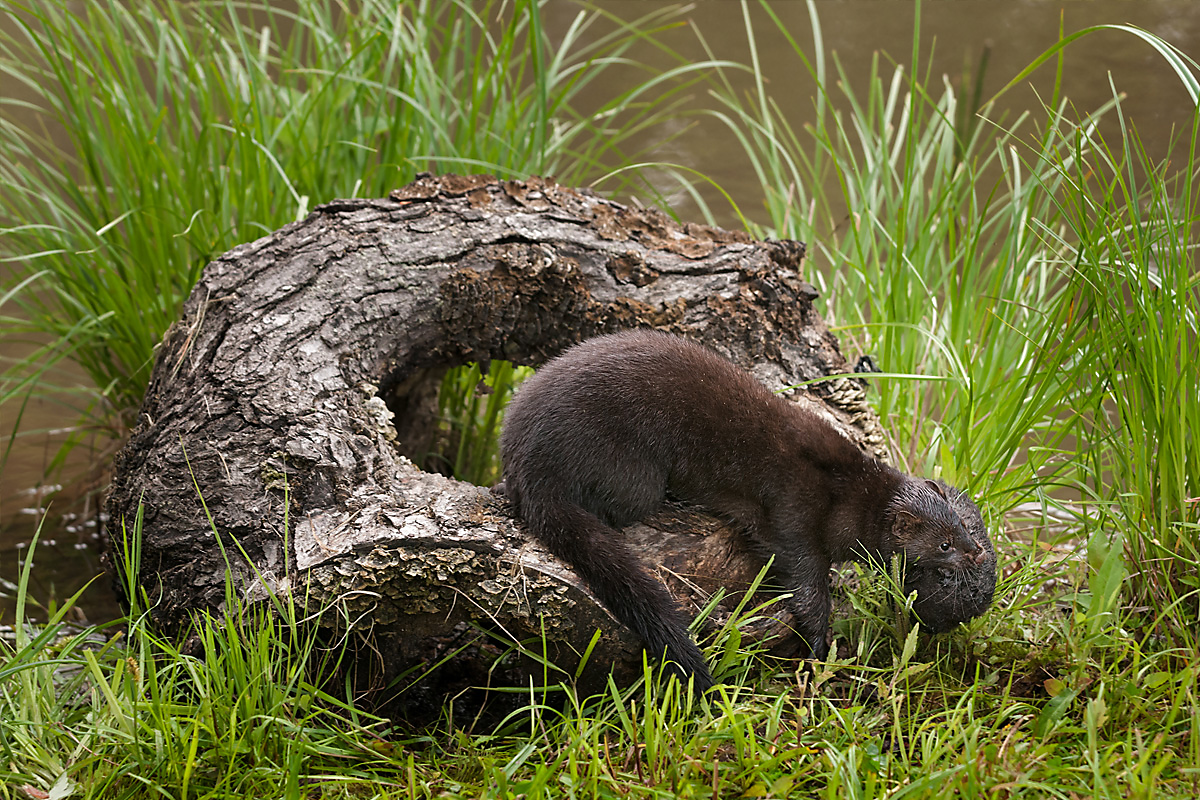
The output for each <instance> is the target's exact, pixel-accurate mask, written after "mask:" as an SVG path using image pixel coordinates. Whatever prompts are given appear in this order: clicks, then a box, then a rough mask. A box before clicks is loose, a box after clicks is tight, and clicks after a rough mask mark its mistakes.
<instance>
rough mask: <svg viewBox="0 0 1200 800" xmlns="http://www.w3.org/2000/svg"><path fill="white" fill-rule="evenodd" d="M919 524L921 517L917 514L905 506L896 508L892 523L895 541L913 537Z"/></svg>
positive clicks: (903, 540)
mask: <svg viewBox="0 0 1200 800" xmlns="http://www.w3.org/2000/svg"><path fill="white" fill-rule="evenodd" d="M920 525H921V518H920V517H919V516H917V515H916V514H914V513H913V512H912V511H910V510H908V509H907V508H898V509H896V516H895V519H894V521H893V523H892V535H893V536H895V537H896V541H899V542H907V541H909V540H910V539H912V538H913V536H914V535H915V534H916V532H917V528H919V527H920Z"/></svg>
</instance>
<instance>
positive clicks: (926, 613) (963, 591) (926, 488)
mask: <svg viewBox="0 0 1200 800" xmlns="http://www.w3.org/2000/svg"><path fill="white" fill-rule="evenodd" d="M892 510H893V524H892V531H891V533H892V535H893V538H894V541H893V547H894V549H895V552H898V553H903V554H904V559H905V580H904V588H905V591H908V592H911V591H913V590H916V592H917V598H916V601H915V603H914V604H913V610H914V611H915V612H916V613H917V616H918V617H920V620H921V624H922V626H923V627H925V628H926V629H927V630H929V631H932V632H934V633H940V632H942V631H948V630H950V629H951V628H953V627H954V626H955V625H957V624H958V623H960V622H965V621H967V620H969V619H971V618H972V617H977V616H979V615H980V614H982V613H983V612H984V611H985V610H987V607H988V605H990V604H991V602H992V595H993V593H994V591H995V588H996V553H995V550H994V549H993V548H992V543H991V540H989V539H988V535H987V530H986V529H985V528H984V525H983V517H982V516H981V515H980V513H979V508H978V507H977V506H976V505H975V504H974V503H973V502H971V499H970V498H969V497H967V496H966V494H964V493H963V492H960V491H959V490H958V489H955V488H954V487H952V486H947V485H946V484H945V483H942V482H941V481H936V482H935V481H921V480H916V479H912V480H910V481H908V482H906V483H905V485H904V486H903V487H902V488H901V490H900V492H899V493H898V494H897V496H896V499H895V500H894V501H893V509H892Z"/></svg>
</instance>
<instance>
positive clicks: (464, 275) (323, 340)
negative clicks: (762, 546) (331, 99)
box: [107, 175, 886, 696]
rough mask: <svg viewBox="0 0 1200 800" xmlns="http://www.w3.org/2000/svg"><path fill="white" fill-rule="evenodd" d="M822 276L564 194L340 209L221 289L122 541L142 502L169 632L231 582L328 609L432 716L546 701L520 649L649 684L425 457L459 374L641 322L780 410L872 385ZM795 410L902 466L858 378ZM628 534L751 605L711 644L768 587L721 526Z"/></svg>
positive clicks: (767, 622)
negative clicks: (483, 688)
mask: <svg viewBox="0 0 1200 800" xmlns="http://www.w3.org/2000/svg"><path fill="white" fill-rule="evenodd" d="M803 254H804V245H803V244H801V243H799V242H794V241H765V242H760V241H751V240H750V239H749V238H748V237H747V236H746V235H745V234H742V233H739V232H734V231H726V230H720V229H716V228H712V227H708V226H705V225H695V224H679V223H676V222H674V221H673V220H671V219H670V218H669V217H667V216H665V215H664V214H662V213H659V212H657V211H652V210H647V209H643V208H631V207H628V206H623V205H620V204H618V203H615V202H612V201H609V200H606V199H603V198H601V197H598V196H596V195H595V194H592V193H590V192H587V191H579V190H575V189H570V188H566V187H563V186H559V185H556V184H555V183H554V182H552V181H550V180H546V179H539V178H533V179H530V180H528V181H499V180H496V179H494V178H491V177H487V176H471V177H460V176H443V177H432V176H427V175H426V176H421V177H420V178H419V179H418V180H417V181H416V182H414V183H412V184H410V185H408V186H406V187H404V188H402V189H399V190H397V191H395V192H393V193H392V194H391V195H390V196H389V197H387V198H384V199H374V200H342V201H336V202H332V203H329V204H327V205H324V206H321V207H319V208H317V209H316V210H315V211H314V212H313V213H312V214H310V215H309V216H308V218H307V219H305V220H303V221H301V222H296V223H293V224H290V225H287V226H285V227H284V228H282V229H280V230H278V231H276V232H275V233H272V234H270V235H269V236H265V237H263V238H262V239H259V240H258V241H255V242H251V243H249V244H244V245H241V246H239V247H236V248H234V249H233V250H231V251H229V252H228V253H226V254H225V255H223V256H221V257H220V258H218V259H217V260H215V261H213V262H212V263H211V264H209V265H208V266H207V268H206V269H205V270H204V272H203V275H202V276H201V278H200V281H199V282H198V283H197V285H196V287H195V288H194V290H193V291H192V293H191V295H190V297H189V298H188V300H187V302H186V304H185V306H184V311H183V317H182V319H181V320H180V321H179V322H178V323H177V324H176V325H174V326H173V327H172V328H171V329H170V330H169V331H168V332H167V334H166V336H165V337H164V340H163V342H162V345H161V348H160V350H159V352H158V356H157V362H156V365H155V368H154V372H153V377H152V379H151V382H150V386H149V389H148V391H147V394H146V398H145V401H144V404H143V406H142V409H141V413H140V414H139V417H138V422H137V426H136V429H135V431H134V432H133V434H132V436H131V438H130V439H129V442H128V444H127V445H126V446H125V447H124V449H123V450H122V451H121V452H120V454H119V456H118V457H117V461H116V469H115V477H114V480H113V485H112V490H111V493H110V495H109V498H108V501H107V511H108V514H109V520H110V523H109V524H110V527H111V529H112V530H113V531H121V530H122V525H123V524H124V528H125V530H126V531H128V530H129V529H130V528H131V527H132V521H133V519H134V517H135V514H136V512H137V509H138V506H139V504H141V505H142V506H143V508H144V520H143V526H142V529H141V530H142V541H141V562H140V576H141V582H142V586H143V588H144V589H145V590H146V591H147V592H148V594H149V596H150V597H151V598H153V599H154V602H155V606H154V610H153V613H154V614H155V616H156V618H157V620H158V621H159V623H160V624H162V625H164V626H166V627H167V628H178V627H179V626H181V625H182V624H184V623H185V622H186V621H187V620H188V619H189V615H190V614H191V613H192V612H194V611H195V610H197V609H214V608H218V607H220V606H221V605H222V603H224V602H225V599H226V580H227V575H229V576H230V577H231V578H232V581H233V585H234V586H235V587H236V590H237V591H238V592H239V593H240V595H241V597H242V599H244V600H246V601H258V600H263V599H264V598H266V597H268V595H274V596H276V597H277V598H280V599H282V600H284V601H285V602H293V603H296V604H299V605H303V607H304V609H305V611H306V613H315V611H320V612H321V613H322V614H323V615H324V616H323V619H324V620H326V621H327V622H328V624H330V625H331V626H334V627H340V628H341V629H343V630H350V631H353V632H354V633H355V635H356V636H359V637H361V638H362V639H363V640H364V641H369V643H370V647H371V648H372V649H373V650H374V651H375V652H377V653H378V654H379V655H380V656H381V657H380V658H379V664H380V665H382V671H381V674H380V675H379V676H378V677H380V678H383V679H390V678H392V677H394V676H396V675H401V674H407V675H409V676H410V677H419V676H422V675H424V676H425V677H424V681H425V684H424V685H425V688H424V689H420V690H414V691H423V692H425V693H427V694H429V695H430V696H433V695H439V696H441V695H444V693H445V692H448V691H454V690H455V689H456V687H465V686H480V685H489V684H490V685H499V684H507V685H518V686H528V685H529V681H530V675H529V671H530V669H531V664H535V663H536V659H534V660H533V661H531V660H530V658H528V657H527V655H526V656H522V655H519V654H518V655H516V656H512V655H507V656H506V655H505V654H506V653H509V652H510V647H511V644H512V643H514V642H520V643H524V647H525V648H526V649H527V653H534V654H535V655H537V656H541V655H545V656H546V657H547V658H548V660H549V661H550V662H552V663H553V664H555V665H557V666H558V667H559V668H561V669H562V670H563V672H561V673H555V672H553V671H551V672H550V673H549V678H550V679H551V680H554V679H555V678H556V676H557V677H560V678H563V677H565V678H567V679H571V678H572V677H574V676H575V675H576V666H577V665H578V664H579V661H580V655H581V654H583V653H585V652H587V653H588V658H587V660H586V664H585V667H584V669H583V670H582V671H581V672H580V674H579V676H578V680H579V681H580V682H581V683H582V684H584V685H586V686H596V685H599V683H600V682H602V681H603V680H605V679H606V678H607V676H608V674H609V673H610V672H612V673H615V675H616V677H617V680H618V681H619V682H620V681H627V680H630V679H631V678H632V677H633V676H636V675H640V674H641V668H642V653H641V650H640V642H639V641H638V640H637V639H636V638H635V637H634V636H633V634H632V633H630V632H628V631H627V630H625V629H623V628H621V627H620V626H619V625H618V624H617V623H616V622H615V621H614V620H613V619H612V618H611V617H610V616H609V614H608V612H607V611H606V610H605V609H604V608H603V607H601V606H599V605H598V604H597V602H596V601H595V599H594V598H593V597H592V596H591V594H590V593H589V592H588V590H587V588H586V587H585V586H584V585H583V584H582V583H581V582H580V580H579V579H578V578H577V577H576V576H575V575H574V574H573V573H572V572H571V570H570V569H569V567H567V566H566V565H565V564H563V563H562V562H560V561H558V560H556V559H555V558H554V557H552V556H551V555H549V554H548V553H547V552H546V551H545V550H543V549H542V548H541V547H540V546H538V545H537V544H535V543H532V542H531V541H530V540H529V539H528V538H527V537H526V536H525V534H524V533H523V531H522V528H521V524H520V522H519V521H518V520H516V519H514V518H513V517H512V516H511V514H510V513H509V510H508V508H507V506H506V504H505V503H504V501H503V500H502V499H501V498H500V497H498V496H496V495H493V493H492V492H491V491H490V490H489V489H488V488H485V487H480V486H474V485H470V484H466V483H461V482H459V481H456V480H453V479H451V478H448V477H446V476H443V475H440V474H435V473H431V472H425V471H422V470H420V469H418V468H417V467H416V466H415V465H414V464H413V462H412V461H411V460H410V458H409V455H411V454H412V453H414V452H417V451H418V450H419V449H420V445H419V444H417V443H419V442H420V441H422V437H426V439H427V438H428V435H429V433H428V432H429V429H430V427H431V419H432V417H433V411H432V409H433V408H434V407H433V406H432V398H434V397H435V396H436V390H437V386H438V383H439V380H440V378H441V376H442V375H443V374H444V373H445V371H446V370H447V369H449V368H451V367H454V366H456V365H460V364H464V363H467V362H472V361H475V362H485V361H488V360H492V359H507V360H509V361H512V362H514V363H517V364H527V365H534V366H536V365H538V364H540V363H542V362H544V361H545V360H547V359H548V358H550V357H552V356H554V355H555V354H557V353H559V352H561V351H562V350H564V349H565V348H566V347H568V346H569V345H571V344H573V343H575V342H578V341H580V340H582V339H585V338H588V337H590V336H594V335H597V334H600V333H605V332H612V331H615V330H618V329H623V328H632V327H653V328H659V329H662V330H667V331H672V332H675V333H680V334H683V335H686V336H689V337H692V338H694V339H697V340H700V341H703V342H705V343H707V344H709V345H711V346H712V347H714V348H715V349H717V350H718V351H720V352H722V353H723V354H725V355H726V356H728V357H729V358H731V359H732V360H733V361H734V362H736V363H738V364H740V365H741V366H743V367H745V368H746V369H748V370H750V371H751V372H752V373H753V374H755V375H756V376H757V377H758V378H759V379H760V380H761V381H763V383H765V384H766V385H767V386H769V387H771V388H782V387H786V386H791V385H794V384H797V383H800V382H804V381H808V380H810V379H813V378H819V377H822V376H827V375H831V374H837V373H845V372H847V371H848V367H847V364H846V361H845V359H844V358H843V356H842V354H841V352H840V351H839V349H838V343H837V341H836V340H835V338H834V337H833V336H832V335H831V334H830V332H829V330H828V329H827V327H826V325H825V323H824V322H823V321H822V319H821V317H820V315H819V314H818V313H817V312H816V311H815V310H814V308H813V300H814V299H815V298H816V297H817V292H816V291H815V290H814V289H813V287H812V286H811V285H810V284H809V283H808V282H806V281H805V280H804V278H803V277H802V273H801V259H802V257H803ZM788 395H789V396H790V397H791V398H792V399H793V400H794V401H795V402H798V403H804V404H807V405H808V406H810V407H811V408H813V409H814V410H815V411H817V412H818V413H819V414H821V415H823V416H824V417H826V418H827V419H829V420H830V421H831V422H832V423H833V424H834V425H835V426H837V427H838V428H839V429H840V430H841V431H842V432H843V433H844V434H845V435H846V436H848V437H849V438H850V439H852V440H853V441H855V442H856V443H858V444H859V445H860V446H861V447H863V448H864V449H865V450H867V451H868V452H870V453H872V454H874V455H878V456H881V457H886V453H885V448H884V443H883V441H884V440H883V436H882V435H881V431H880V429H879V425H878V422H877V420H876V418H875V417H874V416H873V414H872V412H871V411H870V410H869V408H868V406H867V404H866V401H865V394H864V389H863V386H862V384H861V383H860V382H859V381H857V380H855V379H852V378H839V379H833V380H829V381H825V382H820V383H817V384H814V385H812V386H811V387H809V388H807V389H805V390H791V391H790V392H788ZM210 515H211V523H210V521H209V520H210ZM624 535H626V536H628V537H630V540H631V541H632V542H633V543H634V545H635V547H636V548H637V549H638V550H639V552H640V553H641V554H642V555H643V556H644V559H645V561H646V563H647V564H651V565H655V566H656V567H657V568H658V570H659V573H660V574H661V575H662V576H663V577H664V580H666V581H667V583H668V585H669V586H670V587H671V589H672V591H673V592H674V593H675V594H676V596H677V597H678V598H679V599H680V601H681V603H683V604H684V605H685V607H687V608H689V609H691V610H695V609H698V608H700V607H702V606H704V605H705V604H706V603H707V602H708V600H709V598H710V597H711V596H712V594H713V593H714V592H716V591H717V590H718V589H721V588H724V589H725V590H726V591H727V592H728V594H727V596H726V597H725V599H724V600H723V601H722V603H721V604H720V605H719V606H718V607H717V608H716V609H715V611H714V612H713V613H712V615H711V616H710V617H709V619H708V621H707V623H706V624H707V626H708V627H709V628H710V629H711V628H712V627H713V626H715V625H718V624H720V623H722V622H723V621H724V620H725V619H727V618H728V616H729V614H730V612H731V610H732V609H733V608H734V607H735V606H736V604H737V602H738V600H739V599H740V594H739V592H740V591H741V590H744V589H745V588H746V586H747V585H748V584H749V582H750V580H751V579H752V578H753V577H754V576H755V575H756V574H758V572H759V570H760V568H761V567H762V566H763V562H762V560H761V559H760V558H759V557H757V556H756V555H755V554H753V553H749V552H746V551H745V550H744V549H742V548H741V547H739V545H738V539H737V537H736V536H734V535H733V534H732V533H731V532H730V531H729V530H727V529H725V528H724V527H722V526H721V524H720V523H718V522H717V521H716V520H714V519H712V518H711V517H708V516H706V515H704V514H703V513H701V512H699V511H698V510H696V509H694V508H687V507H684V506H680V505H674V504H668V505H667V506H666V507H664V508H663V509H662V510H661V511H660V512H659V513H658V514H656V515H655V516H654V517H652V518H651V519H649V520H646V521H645V522H644V523H643V524H639V525H636V526H633V527H632V528H630V529H629V530H627V531H626V532H625V533H624ZM113 536H114V538H115V537H116V535H115V534H113ZM119 552H123V551H122V549H121V544H120V543H119V542H116V541H114V542H111V543H110V557H111V556H112V555H113V554H114V553H119ZM110 560H111V559H110ZM788 623H789V618H788V616H787V613H786V612H785V611H784V610H783V609H782V608H779V607H774V608H773V609H772V610H771V613H768V614H764V615H762V618H761V619H759V620H757V621H754V622H751V623H748V624H747V625H745V626H744V627H743V630H742V633H743V641H745V642H747V643H754V642H759V643H762V642H767V643H770V642H774V646H776V647H777V648H782V649H784V650H786V648H787V646H788V645H787V643H786V642H787V636H786V632H787V630H788ZM598 630H599V631H602V634H601V635H600V636H599V637H598V638H595V639H594V637H595V634H596V632H597V631H598ZM589 648H590V650H589ZM501 656H503V657H501ZM434 664H440V666H438V667H437V668H436V669H434V670H432V671H429V674H427V675H426V674H425V673H426V672H427V670H426V669H425V668H424V667H423V666H422V665H434ZM537 669H538V675H537V679H538V680H539V681H540V679H542V678H543V677H545V676H544V675H543V674H542V673H541V669H542V668H541V667H537ZM439 693H440V694H439ZM412 696H416V695H412Z"/></svg>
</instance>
